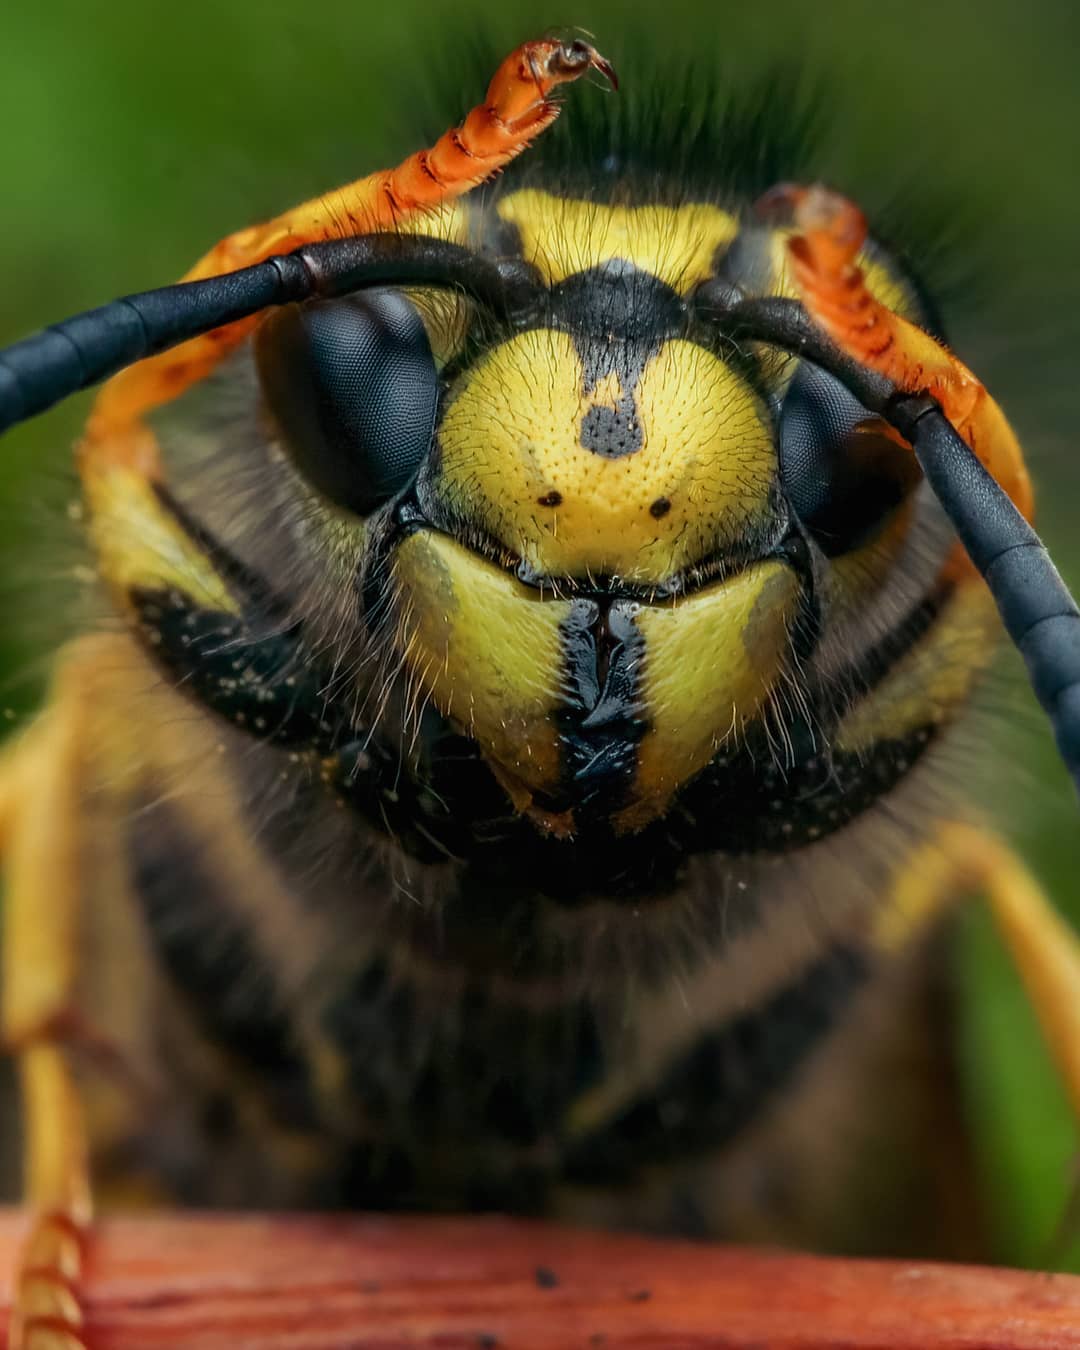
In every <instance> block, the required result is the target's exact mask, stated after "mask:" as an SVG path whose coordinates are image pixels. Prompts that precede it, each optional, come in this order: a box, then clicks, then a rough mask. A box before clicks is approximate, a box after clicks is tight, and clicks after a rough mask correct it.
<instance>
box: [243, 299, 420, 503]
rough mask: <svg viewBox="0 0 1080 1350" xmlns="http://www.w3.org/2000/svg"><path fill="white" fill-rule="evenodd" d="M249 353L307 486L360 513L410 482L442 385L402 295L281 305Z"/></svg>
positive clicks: (262, 327) (417, 322) (413, 313)
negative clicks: (254, 357)
mask: <svg viewBox="0 0 1080 1350" xmlns="http://www.w3.org/2000/svg"><path fill="white" fill-rule="evenodd" d="M255 354H256V362H257V365H258V370H259V379H260V381H261V383H262V388H263V393H264V395H265V397H266V401H267V404H268V405H269V408H270V411H271V413H272V414H273V416H274V419H275V421H276V422H277V425H278V429H279V431H280V434H281V438H282V441H283V444H284V446H285V448H286V450H287V451H288V453H289V455H290V457H291V459H292V461H293V463H294V464H295V465H296V467H297V469H299V471H300V472H301V473H302V474H303V475H304V477H305V478H306V479H307V481H308V482H309V483H310V484H311V486H312V487H314V488H315V489H316V490H317V491H318V492H320V493H322V494H323V496H325V497H328V498H329V499H330V500H331V501H332V502H335V503H336V504H337V505H338V506H343V507H346V508H347V509H348V510H350V511H354V512H356V513H357V514H358V515H362V516H366V515H369V514H370V513H371V512H372V511H374V510H375V508H376V507H378V506H381V505H382V503H383V502H385V501H387V500H389V498H391V497H393V496H394V495H395V494H396V493H398V492H400V491H401V490H402V488H404V487H407V486H408V484H409V483H410V481H411V480H412V478H413V476H414V475H415V473H416V471H417V469H418V468H419V466H420V463H421V461H422V460H423V458H424V456H425V454H426V453H427V451H428V448H429V447H430V445H431V435H432V429H433V427H434V425H435V406H436V403H437V401H438V392H439V384H438V376H437V375H436V372H435V361H434V358H433V357H432V355H431V347H430V345H429V343H428V339H427V333H426V331H425V329H424V325H423V322H422V321H421V319H420V316H419V314H418V313H417V312H416V310H415V308H414V307H413V306H412V305H411V304H410V303H409V301H408V300H406V299H405V297H404V296H403V295H400V294H398V293H397V292H395V291H370V292H366V293H365V294H363V295H361V296H351V297H349V298H348V299H347V300H330V301H317V302H315V303H313V304H306V305H289V306H286V307H285V308H284V309H282V310H279V311H278V312H277V313H275V314H272V315H271V316H270V317H269V318H268V319H266V320H265V321H264V322H263V323H262V324H261V325H260V327H259V329H258V331H257V334H256V341H255Z"/></svg>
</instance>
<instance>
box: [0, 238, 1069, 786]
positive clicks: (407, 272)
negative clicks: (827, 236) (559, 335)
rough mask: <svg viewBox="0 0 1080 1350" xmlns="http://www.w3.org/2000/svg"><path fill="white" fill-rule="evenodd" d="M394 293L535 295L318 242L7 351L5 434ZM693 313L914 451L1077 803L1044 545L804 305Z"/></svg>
mask: <svg viewBox="0 0 1080 1350" xmlns="http://www.w3.org/2000/svg"><path fill="white" fill-rule="evenodd" d="M390 285H397V286H402V285H434V286H445V287H451V288H453V287H457V288H460V289H461V290H463V291H465V292H466V293H467V294H469V295H471V296H472V297H473V298H474V299H476V300H478V301H479V302H480V303H482V304H484V305H485V306H487V307H489V308H492V309H495V310H500V309H522V310H524V309H527V308H528V307H529V306H530V305H531V304H532V303H533V302H534V301H535V299H536V296H537V294H538V289H537V288H538V283H537V280H536V277H535V273H534V272H533V271H532V269H531V268H529V267H528V265H527V264H522V263H520V262H514V261H510V262H504V263H499V262H495V261H492V260H490V259H485V258H482V257H480V256H478V255H477V254H475V253H472V252H470V251H469V250H468V249H465V248H462V247H460V246H458V245H456V244H451V243H447V242H446V241H444V240H439V239H430V238H427V237H424V236H417V235H405V236H401V235H393V234H378V235H365V236H361V237H359V238H352V239H336V240H331V241H329V242H326V243H320V244H311V245H309V246H307V247H305V248H301V249H298V250H297V251H296V252H295V253H289V254H284V255H282V256H279V257H275V258H270V259H268V260H267V261H266V262H263V263H257V264H255V265H254V266H252V267H245V268H242V269H241V270H239V271H237V272H229V273H226V274H225V275H224V276H220V277H210V278H208V279H207V280H205V281H192V282H181V283H180V284H179V285H176V286H167V287H165V288H163V289H161V290H155V291H143V292H141V293H140V294H138V295H131V296H127V297H125V298H123V299H121V300H115V301H113V302H112V303H111V304H109V305H103V306H102V307H101V308H100V309H92V310H89V311H87V312H86V313H85V314H79V315H76V316H75V317H74V318H71V319H66V320H65V321H64V322H63V323H59V324H55V325H53V326H52V327H50V328H46V329H44V330H43V331H42V332H41V333H38V334H35V335H34V336H33V337H29V338H26V339H25V340H24V341H22V342H17V343H15V344H14V345H13V346H11V347H8V348H7V349H6V350H4V351H0V432H3V431H5V430H6V429H7V428H8V427H11V426H14V425H15V424H16V423H18V422H22V421H25V420H26V419H27V418H29V417H33V416H34V415H35V414H37V413H40V412H44V411H45V410H46V409H47V408H50V407H52V406H53V405H54V404H55V403H59V402H60V401H61V400H62V399H64V398H66V397H67V396H68V395H69V394H73V393H75V392H76V391H77V390H80V389H85V388H87V387H88V386H89V385H92V384H96V383H97V382H98V381H99V380H103V379H106V378H107V377H108V376H110V375H114V374H116V372H117V371H119V370H121V369H123V367H124V366H127V365H131V364H132V363H133V362H135V361H139V360H142V359H143V358H144V357H147V356H153V355H154V354H155V353H157V352H161V351H165V350H166V349H168V348H169V347H174V346H177V345H178V344H179V343H181V342H184V341H186V340H187V339H188V338H192V337H198V336H199V335H200V334H202V333H206V332H209V331H210V330H211V329H214V328H218V327H220V326H222V325H223V324H228V323H232V322H234V321H235V320H237V319H243V318H247V317H248V316H249V315H252V314H257V313H258V312H259V311H260V310H262V309H268V308H271V307H273V306H278V305H284V304H288V303H290V302H292V301H301V300H308V299H312V298H315V297H325V298H329V297H332V296H338V295H343V294H348V293H349V292H351V291H356V290H360V289H362V288H365V287H371V286H390ZM695 309H696V312H697V315H698V316H699V317H700V318H701V319H703V320H704V321H705V322H707V323H708V324H710V325H712V326H715V327H719V328H721V329H722V330H723V331H725V332H727V333H728V334H730V335H732V336H735V335H737V336H740V337H744V338H755V339H757V340H759V341H763V342H768V343H770V344H772V345H773V346H777V347H782V348H784V349H785V350H786V351H790V352H792V353H793V354H795V355H798V356H802V357H805V358H806V359H807V360H810V361H812V362H813V363H814V364H815V365H818V366H820V367H821V368H822V369H824V370H826V371H828V372H829V373H830V374H832V375H834V376H836V378H837V379H838V380H840V382H841V383H842V384H844V385H845V386H846V387H847V388H848V389H849V390H850V391H851V393H852V394H853V395H854V396H855V397H856V398H857V399H858V400H859V402H860V403H861V404H862V405H863V407H864V408H866V409H867V411H868V412H872V413H875V414H876V415H877V416H879V417H882V418H884V420H885V421H887V422H888V423H890V425H892V426H894V427H895V428H896V430H897V431H898V432H899V433H900V434H901V435H902V436H903V437H904V439H905V440H907V441H909V442H910V444H911V445H912V447H913V449H914V452H915V455H916V458H917V459H918V461H919V463H920V465H921V466H922V469H923V472H924V473H925V475H926V478H927V480H928V481H929V483H930V486H931V488H932V489H933V491H934V492H935V494H936V495H937V498H938V500H939V501H940V503H941V505H942V507H943V508H944V510H945V512H946V514H947V515H948V517H949V519H950V520H951V521H952V523H953V525H954V526H955V528H956V531H957V533H958V534H959V536H960V539H961V541H962V542H963V544H964V547H965V548H966V549H967V552H968V555H969V556H970V558H971V560H972V562H973V563H974V565H975V566H976V568H977V569H978V570H979V572H980V573H981V575H982V576H983V578H984V579H985V580H986V583H987V585H988V586H989V588H990V592H991V594H992V595H993V597H994V601H995V603H996V605H997V607H998V611H999V613H1000V614H1001V618H1002V621H1003V622H1004V624H1005V628H1006V630H1007V631H1008V633H1009V636H1010V637H1011V638H1012V640H1013V642H1014V643H1015V644H1016V646H1017V647H1018V648H1019V649H1020V652H1021V654H1022V656H1023V658H1024V661H1025V662H1026V664H1027V669H1028V676H1029V678H1030V680H1031V684H1032V688H1033V689H1034V691H1035V695H1036V697H1037V698H1038V700H1039V702H1040V703H1041V704H1042V707H1043V709H1044V711H1045V712H1046V714H1047V716H1048V717H1049V718H1050V722H1051V725H1052V726H1053V729H1054V735H1055V737H1056V739H1057V745H1058V750H1059V752H1060V754H1061V757H1062V759H1063V760H1064V762H1065V765H1066V768H1067V769H1068V771H1069V773H1070V775H1071V776H1072V779H1073V782H1074V784H1075V785H1076V787H1077V791H1078V792H1080V609H1078V608H1077V605H1076V601H1075V600H1074V599H1073V597H1072V595H1071V594H1070V592H1069V589H1068V587H1067V586H1066V585H1065V583H1064V582H1063V581H1062V579H1061V576H1060V575H1059V573H1058V571H1057V568H1056V567H1055V566H1054V564H1053V562H1052V561H1051V559H1050V555H1049V553H1048V552H1047V550H1046V547H1045V546H1044V544H1043V542H1042V540H1041V539H1040V538H1039V536H1038V535H1037V534H1036V533H1035V531H1034V530H1033V529H1032V528H1031V526H1030V525H1029V524H1028V523H1027V521H1026V520H1025V519H1024V518H1023V516H1021V514H1020V512H1019V511H1018V510H1017V509H1016V507H1015V506H1014V505H1013V503H1012V502H1011V501H1010V499H1009V497H1008V495H1007V494H1006V493H1005V492H1004V491H1003V490H1002V488H1001V487H1000V486H999V484H998V483H997V482H996V481H995V480H994V479H993V478H992V477H991V475H990V474H989V473H987V471H986V470H985V469H984V468H983V466H982V465H981V464H980V463H979V461H978V460H977V459H976V457H975V455H974V454H973V453H972V451H971V450H970V449H969V447H968V446H967V444H966V443H965V442H964V440H963V439H962V438H961V436H960V435H959V433H958V432H957V431H956V429H955V428H954V427H953V425H952V424H951V423H950V422H949V420H948V419H947V418H946V417H945V415H944V413H943V412H942V411H941V409H940V407H939V406H938V405H937V403H935V402H934V400H933V399H930V398H927V397H925V396H922V395H911V394H906V393H903V392H902V391H899V390H897V389H896V388H895V386H893V385H892V384H891V383H890V382H889V381H888V380H886V379H884V378H883V377H881V376H880V375H877V374H876V373H875V372H874V371H871V370H868V369H867V368H866V367H865V366H861V365H859V363H858V362H857V361H854V360H852V358H851V357H849V356H846V355H845V354H844V353H843V352H841V351H840V350H839V348H838V347H836V346H835V344H834V343H832V342H831V341H830V340H829V338H828V337H826V336H825V334H824V333H823V332H821V330H820V329H818V328H817V327H815V325H814V324H813V323H812V322H811V320H810V319H809V317H808V315H807V313H806V311H805V309H804V308H803V307H802V305H800V304H799V303H798V302H797V301H794V300H783V299H762V300H738V299H736V298H735V297H733V295H732V292H731V289H730V287H728V286H726V285H725V284H724V283H721V282H717V283H715V284H709V283H707V284H706V285H705V286H703V287H701V288H700V290H699V292H698V295H697V297H696V301H695Z"/></svg>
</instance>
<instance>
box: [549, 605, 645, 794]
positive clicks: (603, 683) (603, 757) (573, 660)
mask: <svg viewBox="0 0 1080 1350" xmlns="http://www.w3.org/2000/svg"><path fill="white" fill-rule="evenodd" d="M636 612H637V606H636V604H634V603H633V602H630V601H623V600H617V601H607V600H603V601H597V600H585V599H577V600H575V601H574V602H573V604H572V606H571V611H570V617H569V618H568V620H567V621H566V622H565V623H564V624H563V629H562V640H563V652H564V659H565V662H566V668H565V676H564V681H565V684H566V686H567V687H568V689H569V690H570V691H571V694H572V697H571V700H570V702H569V705H568V707H567V708H566V709H565V710H564V712H563V713H562V715H561V718H560V721H561V731H562V737H561V741H562V746H563V781H564V791H565V801H564V803H559V804H558V807H557V808H556V809H559V808H561V807H562V806H563V805H565V806H569V807H573V809H574V810H575V812H577V813H578V815H580V814H581V813H582V812H583V811H584V812H586V813H587V814H588V813H595V812H596V811H597V808H599V809H600V810H602V811H603V812H604V813H605V814H607V813H609V812H610V811H611V810H612V809H613V804H617V803H618V802H620V801H621V800H623V799H624V798H625V795H626V793H627V791H628V790H629V788H630V786H631V784H632V782H633V777H634V772H635V769H636V766H637V754H636V751H637V745H638V742H639V741H640V740H641V738H642V736H643V735H644V734H645V730H646V722H645V721H644V719H643V717H642V715H641V713H642V704H641V691H640V678H639V677H640V670H641V663H642V660H643V657H644V640H643V639H642V636H641V634H640V632H639V631H638V629H637V627H636V625H635V624H634V615H635V613H636ZM601 803H602V806H601ZM590 807H591V812H590Z"/></svg>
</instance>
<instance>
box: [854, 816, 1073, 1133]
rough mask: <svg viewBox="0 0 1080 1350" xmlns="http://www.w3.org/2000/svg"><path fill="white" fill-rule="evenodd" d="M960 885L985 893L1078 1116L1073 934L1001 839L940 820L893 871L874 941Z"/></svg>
mask: <svg viewBox="0 0 1080 1350" xmlns="http://www.w3.org/2000/svg"><path fill="white" fill-rule="evenodd" d="M965 891H968V892H970V891H981V892H982V893H983V894H984V895H985V896H986V898H987V900H988V902H989V904H990V909H991V912H992V913H993V915H994V919H995V921H996V923H997V928H998V932H999V933H1000V934H1001V937H1002V939H1003V941H1004V943H1005V946H1006V948H1007V950H1008V952H1009V955H1010V956H1011V957H1012V960H1013V962H1014V964H1015V965H1016V968H1017V970H1018V971H1019V973H1020V977H1021V979H1022V980H1023V982H1024V986H1025V988H1026V990H1027V994H1028V998H1029V999H1030V1000H1031V1005H1032V1007H1033V1009H1034V1011H1035V1014H1036V1017H1037V1018H1038V1021H1039V1026H1040V1028H1041V1030H1042V1034H1043V1037H1044V1039H1045V1041H1046V1044H1047V1048H1048V1049H1049V1051H1050V1054H1051V1056H1052V1058H1053V1061H1054V1064H1055V1066H1056V1067H1057V1071H1058V1073H1059V1074H1060V1075H1061V1079H1062V1082H1063V1085H1064V1088H1065V1091H1066V1093H1067V1095H1068V1098H1069V1102H1070V1104H1071V1106H1072V1109H1073V1112H1074V1114H1075V1116H1076V1118H1077V1120H1078V1121H1080V938H1078V937H1077V934H1076V933H1075V932H1074V931H1073V930H1072V929H1071V928H1070V927H1069V925H1068V924H1067V923H1066V922H1065V921H1064V920H1063V919H1062V918H1061V916H1060V915H1059V914H1058V913H1057V912H1056V911H1055V909H1054V907H1053V905H1052V904H1051V903H1050V901H1049V899H1048V898H1047V896H1046V895H1045V894H1044V892H1043V890H1042V888H1041V887H1040V886H1039V884H1038V882H1037V881H1036V880H1035V878H1034V877H1033V876H1032V875H1031V873H1030V872H1029V871H1028V870H1027V868H1026V867H1025V866H1024V865H1023V863H1022V862H1021V861H1020V859H1019V858H1017V856H1016V855H1015V854H1014V853H1013V852H1012V850H1011V849H1010V848H1008V847H1007V845H1005V844H1004V843H1003V842H1002V841H1001V840H1000V839H998V838H996V837H995V836H994V835H992V834H989V833H987V832H986V831H984V830H981V829H977V828H976V827H974V826H971V825H966V824H961V823H959V822H950V823H948V824H946V825H944V826H943V827H942V828H941V830H940V832H939V834H938V835H937V836H936V837H935V839H934V840H932V841H931V843H930V844H928V845H927V846H926V847H925V848H924V849H923V850H922V851H921V852H920V853H919V854H918V855H917V857H916V858H915V859H914V860H913V862H912V863H911V864H910V865H909V866H908V867H907V868H906V869H905V871H904V873H903V875H902V876H901V877H900V879H899V881H898V883H897V886H896V888H895V891H894V895H893V899H892V903H891V904H890V905H889V907H888V908H887V909H886V911H885V912H884V914H883V915H882V918H881V921H880V923H879V927H878V932H877V937H878V940H879V942H880V943H881V945H882V946H884V947H893V946H896V945H898V944H899V943H901V942H902V941H904V940H905V938H906V936H907V935H908V933H910V932H911V930H912V929H913V928H914V927H917V926H918V924H919V923H920V922H921V921H922V920H923V919H924V918H926V917H929V916H931V915H932V914H935V913H937V912H938V911H939V910H940V908H941V906H942V905H943V904H944V903H947V901H948V900H949V898H951V897H953V896H956V895H958V894H962V893H963V892H965Z"/></svg>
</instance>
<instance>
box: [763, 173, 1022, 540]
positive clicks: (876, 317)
mask: <svg viewBox="0 0 1080 1350" xmlns="http://www.w3.org/2000/svg"><path fill="white" fill-rule="evenodd" d="M776 203H779V204H782V205H785V206H788V207H790V208H791V210H792V216H793V222H792V223H793V224H794V227H795V232H794V233H793V234H792V236H791V238H790V239H789V241H788V256H789V258H790V261H791V267H792V272H793V274H794V278H795V282H796V284H797V286H798V288H799V291H800V293H801V295H802V299H803V303H804V304H805V305H806V308H807V310H808V311H809V313H810V315H811V317H812V318H813V319H814V320H815V321H816V322H817V323H818V324H820V325H821V327H822V328H824V330H825V331H826V332H827V333H828V334H829V336H830V337H831V338H832V340H833V341H834V342H835V343H836V345H837V346H838V347H840V348H842V350H843V351H845V352H846V353H847V354H848V355H849V356H851V357H853V358H854V359H855V360H856V361H859V362H860V363H861V364H862V365H865V366H868V367H869V368H870V369H871V370H875V371H877V372H878V373H879V374H880V375H883V376H885V378H886V379H888V380H891V381H892V383H893V384H895V385H896V387H897V388H898V389H902V390H904V391H906V392H908V393H921V392H926V393H929V394H931V395H932V396H933V397H934V398H935V399H937V401H938V402H939V403H940V404H941V407H942V411H943V412H944V413H945V415H946V417H948V418H949V420H950V421H951V422H952V424H953V425H954V426H955V427H956V430H957V431H958V432H959V433H960V435H961V436H962V437H963V438H964V440H965V441H966V442H967V443H968V445H969V446H970V447H971V449H972V450H973V451H974V452H975V454H976V455H977V456H978V458H979V460H980V462H981V463H982V464H983V466H984V468H985V469H986V470H987V471H988V472H989V473H990V474H992V475H993V477H994V478H996V479H997V481H998V482H999V483H1000V484H1001V486H1002V487H1003V488H1004V489H1005V491H1006V492H1007V493H1008V494H1009V496H1010V497H1011V498H1012V500H1013V502H1014V503H1015V504H1016V506H1017V508H1018V509H1019V510H1020V511H1021V512H1022V514H1023V515H1024V516H1025V517H1026V518H1027V519H1028V520H1030V519H1031V516H1032V514H1033V506H1034V498H1033V494H1032V488H1031V480H1030V478H1029V477H1028V472H1027V466H1026V465H1025V463H1024V454H1023V451H1022V450H1021V448H1020V444H1019V442H1018V441H1017V439H1016V435H1015V433H1014V432H1013V429H1012V427H1010V425H1009V423H1008V421H1007V420H1006V417H1005V414H1004V413H1003V412H1002V411H1001V408H1000V407H999V406H998V404H997V403H996V402H995V401H994V399H993V398H992V397H991V396H990V394H989V393H988V391H987V390H986V388H985V386H984V385H983V384H982V383H981V382H980V381H979V380H978V379H977V378H976V376H975V375H974V374H972V372H971V371H970V370H969V369H968V368H967V366H965V365H964V364H963V362H961V361H959V360H957V358H956V357H955V356H953V354H952V353H951V352H950V351H948V350H947V349H946V348H945V347H943V346H942V345H941V343H939V342H937V341H936V340H935V339H934V338H932V337H931V336H930V335H929V334H928V333H924V332H923V330H922V329H921V328H918V327H916V325H915V324H913V323H911V322H910V321H909V320H907V319H905V318H902V317H901V316H900V315H899V314H896V313H894V312H893V311H892V310H891V309H889V308H888V307H887V306H885V305H883V304H882V303H881V302H880V301H879V300H877V299H875V297H874V296H873V295H872V294H871V292H870V290H869V288H868V286H867V284H866V280H865V278H864V276H863V272H862V268H861V267H860V266H859V264H858V262H857V261H856V259H857V257H858V254H859V251H860V250H861V248H862V246H863V244H864V243H865V241H866V220H865V218H864V216H863V214H862V212H861V211H860V210H859V209H858V207H856V206H854V205H853V204H852V203H851V202H849V201H847V200H846V199H845V198H843V197H841V196H839V195H837V194H836V193H834V192H830V191H829V190H828V189H827V188H823V187H820V186H816V187H810V188H804V187H794V186H788V185H784V186H782V187H780V188H778V189H774V190H773V192H772V193H770V194H768V197H767V198H766V205H767V206H772V205H773V204H776Z"/></svg>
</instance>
